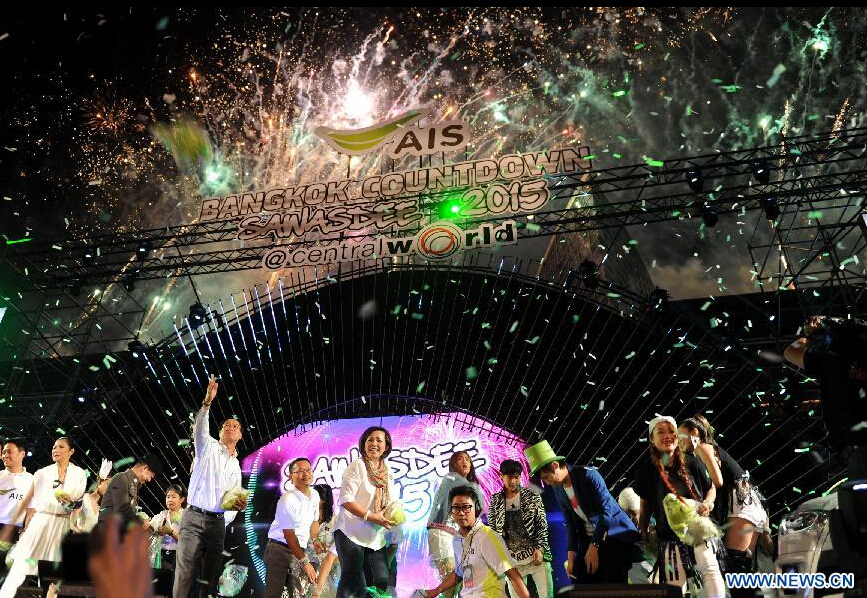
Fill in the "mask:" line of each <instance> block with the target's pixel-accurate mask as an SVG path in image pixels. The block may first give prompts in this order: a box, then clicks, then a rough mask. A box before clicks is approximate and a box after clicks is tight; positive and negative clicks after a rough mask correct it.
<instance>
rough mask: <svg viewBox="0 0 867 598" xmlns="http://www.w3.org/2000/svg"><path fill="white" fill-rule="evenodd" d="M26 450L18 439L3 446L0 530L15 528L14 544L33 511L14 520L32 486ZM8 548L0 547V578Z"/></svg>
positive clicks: (0, 482) (0, 473)
mask: <svg viewBox="0 0 867 598" xmlns="http://www.w3.org/2000/svg"><path fill="white" fill-rule="evenodd" d="M26 454H27V449H26V448H25V446H24V441H23V440H20V439H11V438H10V439H8V440H7V441H6V442H5V444H3V466H4V467H5V469H3V471H0V529H2V528H3V526H4V525H7V524H11V525H14V526H15V527H16V528H17V531H16V532H15V535H14V536H13V539H12V541H13V542H14V541H15V540H16V539H17V537H18V534H19V533H20V532H21V530H22V528H23V527H24V524H25V523H26V522H28V521H30V518H31V517H32V516H33V512H34V509H27V512H26V514H25V513H24V512H22V513H21V515H20V516H19V517H18V518H17V519H16V517H15V513H17V512H18V508H19V506H20V505H21V501H22V500H24V497H25V496H27V493H28V492H30V488H31V487H32V486H33V474H32V473H27V470H26V469H25V468H24V456H25V455H26ZM6 550H8V548H6V549H3V548H2V547H0V577H2V574H4V573H5V571H6V564H5V561H6V559H5V555H6Z"/></svg>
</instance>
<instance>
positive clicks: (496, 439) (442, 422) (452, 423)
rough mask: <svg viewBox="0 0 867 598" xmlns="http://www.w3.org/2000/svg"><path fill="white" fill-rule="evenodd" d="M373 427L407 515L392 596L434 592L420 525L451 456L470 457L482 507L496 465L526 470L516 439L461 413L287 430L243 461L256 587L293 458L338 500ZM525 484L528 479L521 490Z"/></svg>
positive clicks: (495, 481) (493, 488)
mask: <svg viewBox="0 0 867 598" xmlns="http://www.w3.org/2000/svg"><path fill="white" fill-rule="evenodd" d="M370 426H382V427H384V428H386V429H387V430H388V431H389V432H390V433H391V437H392V442H393V449H392V452H391V455H389V457H388V465H389V467H390V469H391V472H392V474H393V475H394V478H395V484H396V485H397V487H398V491H399V492H400V498H401V501H402V502H403V504H404V509H405V511H406V514H407V521H406V523H405V524H404V526H403V531H404V541H403V543H402V544H401V545H400V547H399V552H398V587H397V591H398V595H399V596H400V597H401V598H406V597H408V596H409V595H410V594H411V593H412V591H413V590H415V589H416V588H433V587H435V586H436V585H437V584H438V583H439V580H438V578H437V576H436V573H435V571H434V570H433V568H432V567H431V566H430V558H429V556H428V546H427V530H426V529H425V526H426V523H427V519H428V514H429V513H430V508H431V501H432V499H433V497H434V495H435V493H436V490H437V488H438V485H439V481H440V479H441V478H442V477H443V476H444V475H445V474H446V473H448V461H449V457H450V456H451V455H452V453H453V452H455V451H460V450H463V451H467V453H468V454H469V455H470V457H471V458H472V460H473V464H474V465H475V468H476V474H477V475H478V477H479V482H480V485H481V487H482V490H483V491H484V494H485V497H486V501H487V500H489V499H490V496H491V495H492V494H494V493H495V492H497V491H499V490H500V489H501V487H502V485H501V482H500V478H499V465H500V462H501V461H503V460H504V459H515V460H517V461H520V462H522V463H524V466H525V471H526V459H525V458H524V452H523V449H524V446H525V443H524V442H523V441H522V440H521V439H520V438H517V437H515V436H514V435H512V434H510V433H508V432H507V431H505V430H503V429H501V428H498V427H497V426H494V425H492V424H491V423H489V422H487V421H484V420H481V419H477V418H473V417H469V416H467V415H465V414H458V413H446V414H440V415H436V416H431V415H424V416H422V415H419V416H400V417H383V418H364V419H342V420H335V421H329V422H322V423H320V424H316V425H313V426H309V425H308V426H307V427H306V428H304V429H298V430H292V431H290V432H289V433H288V434H286V435H285V436H282V437H281V438H278V439H277V440H274V441H273V442H271V443H270V444H268V445H266V446H263V447H262V448H260V449H259V450H256V451H253V453H251V454H250V455H249V456H248V457H247V458H246V459H245V460H244V463H243V470H244V473H245V474H247V475H248V476H249V483H248V486H249V488H250V490H251V498H250V500H251V501H252V504H253V508H252V509H249V510H248V511H247V514H246V518H247V519H246V521H245V522H244V524H245V531H246V535H247V538H246V539H247V546H248V547H249V550H250V559H251V561H252V563H253V569H255V572H253V571H251V572H250V577H251V582H252V583H253V586H254V587H256V586H257V585H258V587H259V588H261V587H262V585H264V579H265V565H264V563H263V562H262V554H263V553H264V550H265V545H266V543H267V537H266V536H267V533H268V526H269V525H270V524H271V521H272V519H273V516H274V508H275V506H276V502H277V499H278V498H279V497H280V494H282V493H283V492H284V491H285V490H286V488H288V487H289V485H290V484H291V482H290V481H289V471H288V467H287V466H288V465H289V463H290V462H291V461H292V460H293V459H295V458H296V457H302V456H303V457H307V458H308V459H310V462H311V463H312V464H313V471H314V473H313V476H314V483H315V484H321V483H324V484H328V485H330V486H331V487H332V488H333V489H334V497H335V499H336V498H337V496H338V491H339V489H340V484H341V480H342V477H343V472H344V470H345V469H346V467H347V466H348V465H349V463H350V462H351V461H352V460H353V459H356V458H357V457H358V456H359V453H358V441H359V438H360V437H361V433H362V432H363V431H364V430H365V429H367V428H368V427H370ZM527 482H528V480H527V478H526V473H525V479H524V484H527ZM335 504H336V503H335Z"/></svg>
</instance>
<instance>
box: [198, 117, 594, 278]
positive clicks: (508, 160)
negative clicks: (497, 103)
mask: <svg viewBox="0 0 867 598" xmlns="http://www.w3.org/2000/svg"><path fill="white" fill-rule="evenodd" d="M430 114H431V112H430V111H429V110H428V109H425V108H417V109H413V110H409V111H407V112H405V113H403V114H401V115H399V116H397V117H395V118H392V119H389V120H387V121H385V122H383V123H380V124H377V125H374V126H372V127H366V128H364V129H355V130H338V129H332V128H328V127H317V129H316V134H317V135H318V136H319V137H320V138H321V139H323V140H324V141H325V142H326V143H327V144H328V145H329V146H331V147H332V148H334V149H335V150H337V151H338V152H341V153H345V154H349V155H354V156H363V155H367V154H369V153H371V152H374V151H377V150H380V149H385V151H386V154H387V155H388V156H389V157H391V158H393V159H395V160H397V159H400V158H404V157H407V156H412V157H418V156H424V155H432V154H438V153H441V152H446V151H449V152H451V151H456V150H460V149H462V148H464V147H466V145H467V143H468V142H469V139H470V134H469V125H468V124H467V123H466V122H464V121H458V120H452V121H444V122H440V123H436V124H433V125H430V126H421V127H415V126H413V125H416V124H417V123H419V122H420V121H421V120H422V119H423V118H425V117H427V116H429V115H430ZM588 153H589V149H588V148H586V147H584V148H574V147H564V148H560V149H555V150H551V151H536V152H528V153H525V154H507V155H505V156H500V157H499V158H496V159H492V158H486V159H481V160H471V161H463V162H454V163H451V164H442V165H440V166H433V165H431V166H429V167H427V168H418V169H414V170H405V171H398V172H390V173H387V174H378V175H373V176H369V177H366V178H364V179H362V180H350V179H344V180H339V181H317V182H314V183H302V184H299V185H295V186H292V187H286V188H279V189H269V190H262V191H251V192H249V193H241V194H238V195H229V196H226V197H218V198H210V199H206V200H204V201H203V202H202V207H201V211H200V214H199V221H200V222H209V221H219V220H232V221H237V222H238V240H240V241H254V240H259V239H270V240H272V241H276V242H278V243H279V242H280V241H281V240H286V241H290V240H291V241H293V242H294V243H293V244H294V245H295V246H296V249H295V250H294V251H292V250H290V249H289V248H288V247H279V246H278V247H276V248H273V249H271V250H270V251H268V253H267V254H266V255H265V257H264V259H263V262H262V263H263V266H264V267H265V268H266V269H269V270H278V269H281V268H285V267H293V266H308V265H313V264H325V263H335V262H341V261H354V260H359V259H378V258H386V257H409V256H413V255H415V256H420V257H423V258H425V259H429V260H437V259H440V260H441V259H447V258H449V257H452V256H453V255H454V254H455V253H457V252H458V251H462V250H465V249H474V248H486V247H494V246H498V245H504V244H505V245H509V244H516V243H517V242H518V240H517V239H518V237H517V222H516V221H514V220H508V221H505V222H502V223H501V224H500V225H498V226H492V225H481V226H478V227H476V228H475V229H473V228H471V229H470V230H465V231H462V232H461V233H456V232H455V230H456V229H457V227H456V226H455V225H454V224H452V223H451V222H449V221H448V220H445V219H444V216H443V215H442V214H440V215H439V218H437V217H434V218H430V219H429V220H428V223H427V224H426V223H425V219H426V217H427V215H426V211H425V210H424V208H428V209H430V208H432V207H433V206H432V204H435V203H437V202H440V203H445V202H448V203H449V205H450V207H452V208H453V209H454V212H455V213H454V214H446V215H445V218H451V217H459V218H461V219H463V220H464V221H467V220H469V221H470V222H471V221H472V219H473V218H480V217H484V216H486V215H496V214H515V215H518V214H528V213H532V212H534V211H537V210H539V209H541V208H543V207H544V206H545V205H547V203H548V202H549V200H550V199H551V193H550V190H549V188H548V184H549V177H550V175H554V174H558V173H567V172H570V173H571V172H576V171H581V170H587V169H589V168H590V163H589V161H588V160H587V158H586V156H587V154H588ZM423 197H424V198H425V201H426V204H425V205H422V198H423ZM432 211H436V210H435V209H434V210H432ZM410 227H412V228H411V229H410ZM407 229H410V230H411V231H412V232H411V233H410V234H407V233H406V232H405V233H404V234H403V235H401V234H400V231H407ZM353 233H358V234H357V235H353ZM371 234H373V235H376V236H375V238H374V239H373V241H372V242H371V241H370V240H369V236H370V235H371ZM313 235H328V236H331V235H340V236H341V237H344V236H345V237H346V238H344V239H343V240H341V241H335V242H329V241H317V240H316V238H315V237H314V236H313ZM353 236H357V237H360V239H364V240H355V239H353V238H352V237H353ZM298 241H301V242H302V244H304V245H305V246H304V247H297V246H298V245H299V243H298ZM305 241H309V243H305Z"/></svg>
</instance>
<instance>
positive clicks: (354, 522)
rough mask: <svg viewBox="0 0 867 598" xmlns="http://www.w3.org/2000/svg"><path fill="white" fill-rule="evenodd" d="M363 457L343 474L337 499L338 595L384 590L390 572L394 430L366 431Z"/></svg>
mask: <svg viewBox="0 0 867 598" xmlns="http://www.w3.org/2000/svg"><path fill="white" fill-rule="evenodd" d="M358 451H359V453H360V455H361V456H360V457H359V458H357V459H355V460H354V461H353V462H352V463H350V464H349V467H347V468H346V471H345V472H344V473H343V482H342V484H341V486H340V497H339V499H338V501H339V504H340V506H341V507H342V508H341V509H340V513H339V514H338V516H337V522H336V524H335V532H334V544H335V546H336V547H337V557H338V559H339V560H340V568H341V574H340V582H339V583H338V585H337V598H364V597H365V596H366V595H367V587H368V586H372V587H375V588H377V589H378V590H380V591H382V592H384V591H386V589H387V588H388V580H389V571H388V563H387V555H386V536H385V532H386V530H388V529H391V527H392V526H393V525H394V522H393V521H391V520H390V519H388V518H387V517H386V516H385V512H386V509H388V506H389V505H390V504H391V503H392V502H393V501H395V500H397V498H398V492H397V488H396V487H395V485H394V479H393V477H392V475H391V472H390V471H389V470H388V465H387V463H386V457H388V454H389V453H390V452H391V434H389V432H388V430H386V429H385V428H382V427H380V426H372V427H370V428H368V429H367V430H365V431H364V433H363V434H362V435H361V439H360V440H359V442H358Z"/></svg>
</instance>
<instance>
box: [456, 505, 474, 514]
mask: <svg viewBox="0 0 867 598" xmlns="http://www.w3.org/2000/svg"><path fill="white" fill-rule="evenodd" d="M472 508H473V505H452V513H469V512H470V510H471V509H472Z"/></svg>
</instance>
